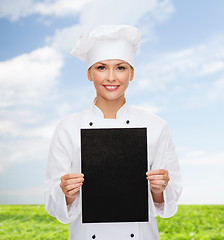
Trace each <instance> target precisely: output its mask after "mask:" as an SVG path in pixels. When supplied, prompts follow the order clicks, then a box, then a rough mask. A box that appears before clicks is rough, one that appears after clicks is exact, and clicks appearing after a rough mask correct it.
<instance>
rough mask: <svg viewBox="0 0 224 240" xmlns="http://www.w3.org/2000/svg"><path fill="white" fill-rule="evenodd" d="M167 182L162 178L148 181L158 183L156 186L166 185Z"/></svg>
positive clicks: (153, 183) (152, 183) (151, 183)
mask: <svg viewBox="0 0 224 240" xmlns="http://www.w3.org/2000/svg"><path fill="white" fill-rule="evenodd" d="M167 184H168V182H167V181H164V180H154V181H150V185H153V186H154V185H158V186H165V187H166V186H167Z"/></svg>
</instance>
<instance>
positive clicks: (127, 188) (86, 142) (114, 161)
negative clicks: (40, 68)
mask: <svg viewBox="0 0 224 240" xmlns="http://www.w3.org/2000/svg"><path fill="white" fill-rule="evenodd" d="M140 37H141V33H140V31H139V30H138V29H137V28H135V27H134V26H129V25H105V26H99V27H97V28H95V29H93V30H92V31H90V32H88V33H85V34H83V35H82V36H81V37H80V39H79V40H78V42H77V43H76V45H75V47H74V49H73V50H72V54H73V55H74V56H76V57H78V58H80V59H81V60H83V61H86V62H87V65H88V71H87V75H88V79H89V80H90V81H92V82H93V84H94V87H95V90H96V98H95V100H94V102H93V104H92V106H91V108H90V109H88V110H85V111H83V112H81V113H77V114H73V115H71V116H69V117H67V118H66V119H65V120H63V121H61V123H60V124H59V125H58V127H57V129H56V131H55V134H54V137H53V140H52V144H51V149H50V155H49V161H48V169H47V179H46V180H47V181H46V187H45V207H46V210H47V211H48V213H49V214H50V215H52V216H54V217H56V218H57V219H58V220H59V221H60V222H62V223H71V225H70V239H72V240H80V239H82V240H87V239H103V240H109V239H117V240H126V239H130V238H135V239H138V240H146V239H154V240H156V239H159V238H160V237H159V232H158V228H157V224H156V216H157V215H160V216H161V217H165V218H167V217H171V216H173V215H174V214H175V213H176V211H177V200H178V198H179V196H180V193H181V189H182V186H181V175H180V169H179V163H178V160H177V156H176V153H175V146H174V144H173V141H172V138H171V136H170V132H169V129H168V126H167V123H166V122H165V121H164V120H162V119H160V118H159V117H157V116H155V115H152V114H151V113H150V112H147V111H143V110H140V109H137V108H134V107H131V106H128V104H127V102H126V98H125V92H126V90H127V88H128V85H129V83H130V81H132V80H133V78H134V54H135V53H136V51H137V50H138V48H139V45H140ZM93 130H94V131H93ZM93 134H94V135H93ZM105 136H106V137H105ZM86 148H88V149H86ZM87 152H88V153H87ZM100 169H101V170H100ZM102 169H103V170H102ZM84 179H85V180H84ZM92 179H94V181H93V180H92ZM91 180H92V181H91ZM124 183H125V184H124ZM86 189H88V192H86V191H87V190H86ZM106 190H107V191H106ZM117 190H118V191H117ZM89 192H90V193H89ZM110 194H112V195H110ZM80 195H81V196H82V197H80ZM108 196H110V197H108ZM125 197H126V198H125ZM111 199H113V200H112V202H111ZM125 199H126V200H125ZM127 199H128V200H127ZM136 202H138V204H136ZM104 203H105V204H106V206H109V207H107V208H105V205H104ZM139 203H143V204H139ZM102 205H104V206H102ZM141 205H142V206H141ZM89 206H91V207H89ZM96 209H97V210H96ZM111 209H113V210H112V211H111ZM124 209H125V211H123V210H124ZM139 212H141V213H142V214H140V215H139ZM93 213H94V214H93ZM89 216H91V217H89ZM86 219H88V221H86ZM118 219H119V220H118Z"/></svg>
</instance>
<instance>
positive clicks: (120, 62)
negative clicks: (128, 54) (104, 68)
mask: <svg viewBox="0 0 224 240" xmlns="http://www.w3.org/2000/svg"><path fill="white" fill-rule="evenodd" d="M124 63H126V62H124V61H123V62H120V63H118V64H116V65H117V66H118V65H121V64H124ZM98 64H102V65H107V64H106V63H102V62H98Z"/></svg>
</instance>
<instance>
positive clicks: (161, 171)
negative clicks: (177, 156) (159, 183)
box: [146, 169, 168, 176]
mask: <svg viewBox="0 0 224 240" xmlns="http://www.w3.org/2000/svg"><path fill="white" fill-rule="evenodd" d="M146 175H147V176H152V175H168V171H167V170H166V169H156V170H152V171H148V172H146Z"/></svg>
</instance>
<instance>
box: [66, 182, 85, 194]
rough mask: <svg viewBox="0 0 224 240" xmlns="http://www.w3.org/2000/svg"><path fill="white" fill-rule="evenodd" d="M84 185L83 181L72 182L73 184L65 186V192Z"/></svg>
mask: <svg viewBox="0 0 224 240" xmlns="http://www.w3.org/2000/svg"><path fill="white" fill-rule="evenodd" d="M82 185H83V183H77V184H71V185H67V186H65V187H64V188H63V190H64V192H69V191H71V190H72V189H75V188H78V187H81V186H82Z"/></svg>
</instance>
